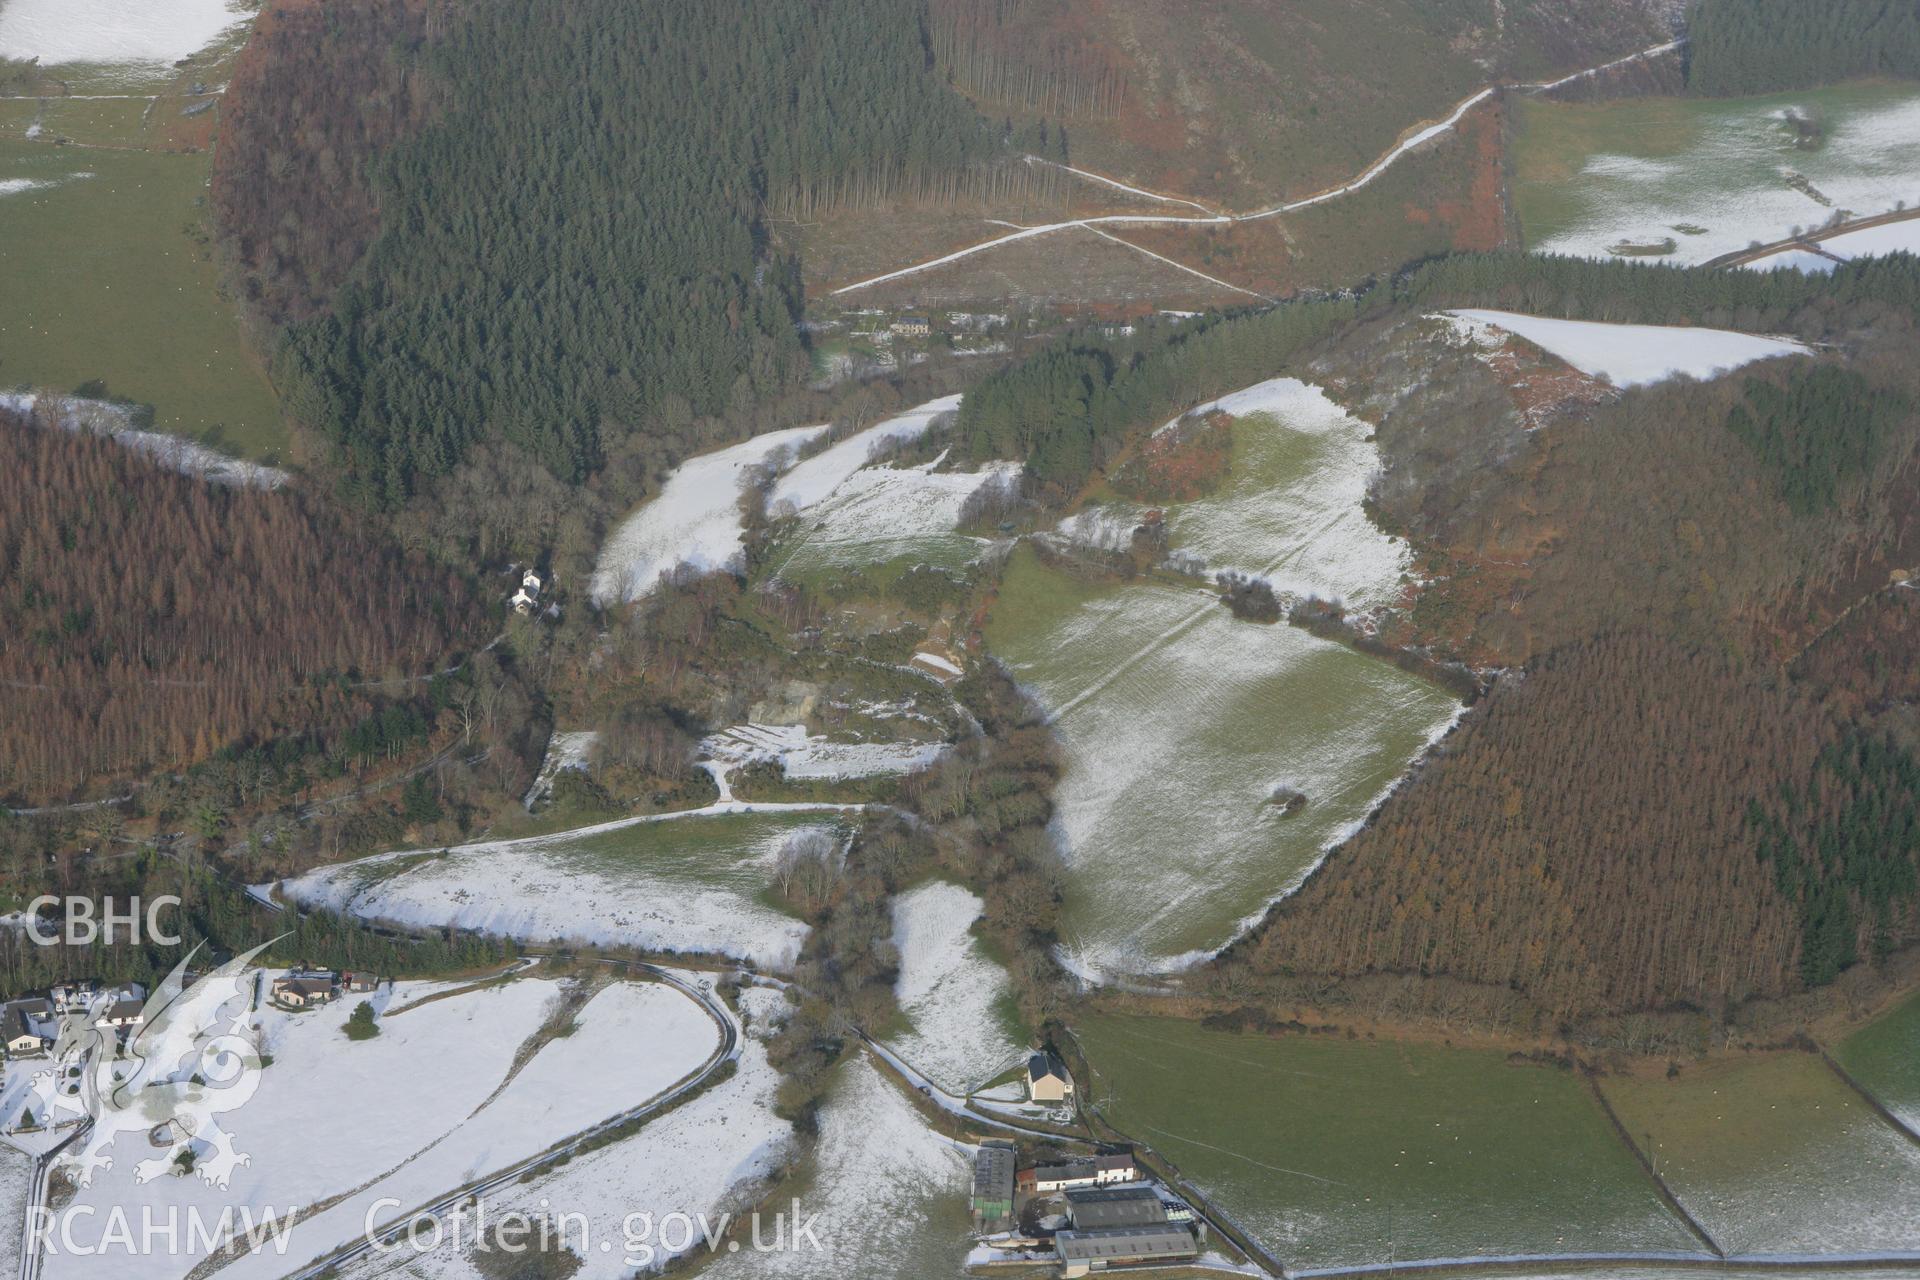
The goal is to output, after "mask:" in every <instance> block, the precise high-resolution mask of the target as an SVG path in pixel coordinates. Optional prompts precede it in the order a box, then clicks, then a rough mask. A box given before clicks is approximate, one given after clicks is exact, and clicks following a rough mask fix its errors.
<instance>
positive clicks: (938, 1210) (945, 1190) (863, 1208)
mask: <svg viewBox="0 0 1920 1280" xmlns="http://www.w3.org/2000/svg"><path fill="white" fill-rule="evenodd" d="M972 1155H973V1149H972V1148H971V1147H965V1146H961V1145H959V1144H957V1143H953V1142H949V1141H948V1140H947V1139H945V1138H942V1137H940V1136H939V1135H938V1134H936V1133H934V1132H933V1131H932V1130H930V1129H928V1128H927V1126H926V1125H925V1124H924V1123H923V1122H922V1121H921V1119H920V1116H919V1113H918V1112H916V1111H915V1110H914V1109H913V1106H912V1104H910V1103H909V1102H908V1101H907V1100H906V1098H905V1097H903V1096H902V1095H901V1093H900V1089H899V1087H898V1086H897V1085H895V1084H894V1083H893V1082H891V1081H889V1080H886V1079H884V1078H882V1076H881V1074H880V1069H879V1068H878V1067H875V1066H874V1065H873V1064H872V1062H871V1061H870V1060H869V1059H867V1058H866V1057H864V1056H861V1057H856V1058H852V1059H850V1060H848V1061H847V1062H846V1063H844V1064H843V1065H842V1066H841V1067H840V1068H839V1078H838V1079H837V1080H835V1081H834V1084H833V1087H832V1090H831V1092H830V1093H829V1094H828V1096H827V1101H826V1104H825V1106H824V1107H823V1108H822V1109H821V1113H820V1139H819V1145H818V1147H817V1148H816V1149H815V1151H814V1154H813V1159H812V1161H811V1163H810V1169H811V1176H810V1177H809V1178H808V1179H807V1184H806V1185H804V1186H802V1187H801V1188H800V1189H799V1191H798V1199H799V1202H800V1209H801V1213H802V1215H803V1216H805V1215H813V1214H817V1215H819V1219H818V1222H817V1224H816V1225H815V1228H814V1233H815V1235H816V1236H817V1237H818V1238H819V1241H820V1243H821V1246H822V1248H821V1251H820V1252H817V1253H816V1252H814V1251H812V1250H811V1249H806V1248H803V1249H801V1250H799V1251H797V1252H794V1251H784V1252H764V1253H760V1252H754V1251H753V1250H752V1249H751V1248H750V1247H743V1248H742V1249H741V1251H740V1252H739V1253H736V1254H731V1255H728V1256H726V1257H721V1258H717V1259H715V1260H714V1262H713V1264H712V1265H711V1266H710V1267H709V1269H707V1270H706V1271H704V1272H703V1273H702V1274H703V1275H705V1276H709V1277H712V1280H753V1278H755V1277H761V1276H781V1277H809V1278H812V1277H819V1278H820V1280H847V1278H850V1277H855V1276H859V1277H875V1278H876V1280H878V1278H879V1277H889V1278H893V1277H900V1278H904V1277H909V1276H911V1277H916V1278H918V1277H935V1276H950V1275H957V1274H959V1272H960V1269H961V1262H962V1261H963V1260H964V1258H965V1257H966V1252H967V1248H968V1246H969V1245H970V1244H971V1243H972V1236H971V1232H970V1231H969V1229H968V1228H969V1225H970V1224H969V1222H968V1218H967V1191H968V1188H969V1187H970V1185H971V1182H972ZM768 1234H769V1235H771V1226H770V1225H769V1227H768Z"/></svg>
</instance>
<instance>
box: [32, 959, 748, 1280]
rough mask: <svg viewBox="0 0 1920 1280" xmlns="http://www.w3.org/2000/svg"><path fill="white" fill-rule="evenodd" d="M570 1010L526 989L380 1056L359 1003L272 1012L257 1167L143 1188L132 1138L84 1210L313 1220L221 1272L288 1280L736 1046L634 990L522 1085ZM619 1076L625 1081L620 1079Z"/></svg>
mask: <svg viewBox="0 0 1920 1280" xmlns="http://www.w3.org/2000/svg"><path fill="white" fill-rule="evenodd" d="M416 985H417V984H402V985H401V986H400V988H399V990H398V991H397V992H394V993H388V992H386V991H385V990H383V991H382V992H381V993H380V994H379V996H377V997H376V998H375V1001H374V1003H375V1004H376V1006H377V1007H386V1006H388V1005H389V1004H390V1003H391V1004H392V1005H393V1006H395V1007H397V1006H398V1005H399V1004H400V1003H403V1002H405V1001H406V1000H408V999H410V998H411V997H412V996H413V995H415V994H416V992H415V990H414V989H413V988H414V987H415V986H416ZM390 996H391V998H390ZM559 997H560V985H559V984H558V983H556V982H551V981H545V980H540V979H536V978H521V979H519V980H517V981H514V982H509V983H506V984H504V985H499V986H493V987H486V988H481V989H478V990H469V991H464V992H461V993H460V994H457V995H452V996H448V997H446V998H444V999H439V1000H434V1001H431V1002H428V1003H423V1004H418V1005H416V1006H414V1007H413V1008H410V1009H407V1010H406V1011H405V1012H400V1013H395V1014H392V1015H390V1016H386V1017H382V1018H381V1019H380V1023H379V1025H380V1034H379V1035H378V1036H375V1037H374V1038H373V1039H371V1040H365V1041H354V1040H349V1039H348V1038H347V1037H346V1036H345V1035H344V1034H343V1026H344V1024H345V1022H346V1019H347V1017H348V1014H349V1013H350V1011H351V1007H352V1006H353V1005H355V1004H356V1003H358V1001H357V1000H355V999H353V998H347V999H342V1000H340V1001H338V1002H336V1003H335V1004H334V1005H332V1006H329V1007H324V1008H321V1009H317V1010H312V1011H309V1012H305V1013H298V1014H288V1013H283V1012H281V1011H278V1010H275V1009H272V1008H270V1007H269V1008H263V1009H261V1010H260V1011H258V1012H257V1013H256V1014H255V1015H254V1016H255V1020H256V1021H257V1022H258V1023H259V1024H260V1025H261V1027H262V1035H263V1037H264V1041H265V1052H266V1053H267V1054H270V1055H271V1056H272V1058H273V1061H272V1063H271V1065H269V1066H267V1067H266V1068H265V1069H264V1070H263V1071H262V1072H261V1075H260V1083H259V1089H258V1092H257V1093H255V1094H254V1096H253V1097H252V1098H251V1100H249V1101H248V1102H247V1103H246V1104H245V1105H244V1106H243V1107H240V1108H237V1109H235V1110H234V1111H233V1112H231V1113H230V1114H229V1115H228V1116H225V1117H223V1118H222V1123H223V1125H225V1126H226V1127H228V1128H229V1129H230V1130H231V1132H232V1133H233V1135H234V1142H235V1146H236V1148H237V1149H238V1150H239V1151H241V1152H242V1153H244V1154H245V1155H247V1156H248V1157H249V1160H248V1162H247V1163H246V1164H244V1165H241V1166H239V1167H237V1168H236V1169H234V1171H233V1174H232V1180H231V1182H230V1184H229V1185H228V1187H226V1188H225V1189H222V1188H219V1187H216V1186H213V1185H210V1184H209V1183H208V1182H206V1181H204V1180H203V1179H201V1178H200V1177H198V1176H195V1175H193V1174H180V1175H162V1176H160V1177H158V1178H155V1179H153V1180H151V1181H149V1182H146V1183H144V1184H143V1183H139V1182H137V1181H136V1176H135V1167H136V1162H137V1161H138V1160H140V1159H144V1158H146V1157H148V1156H149V1155H151V1154H152V1152H151V1151H150V1150H148V1149H147V1144H146V1143H144V1142H138V1143H136V1141H135V1138H136V1136H143V1135H130V1134H123V1135H121V1136H120V1137H119V1138H118V1140H117V1141H116V1144H115V1148H114V1150H113V1151H112V1153H111V1154H113V1155H114V1157H115V1159H114V1163H113V1167H112V1168H111V1169H109V1170H107V1171H104V1172H102V1173H100V1174H98V1175H97V1176H96V1178H95V1180H94V1182H93V1183H92V1185H91V1186H88V1187H85V1188H82V1189H80V1191H79V1192H78V1193H77V1194H76V1197H75V1205H76V1207H78V1206H87V1207H91V1208H92V1209H94V1210H95V1211H96V1216H95V1217H94V1218H93V1219H91V1222H92V1226H91V1230H92V1231H93V1232H94V1233H96V1234H98V1233H100V1232H102V1231H103V1230H104V1227H105V1224H106V1221H107V1216H106V1215H107V1210H108V1208H109V1207H111V1206H119V1207H120V1208H121V1209H122V1211H123V1212H125V1213H127V1214H128V1215H129V1216H130V1217H132V1218H133V1220H134V1221H136V1222H137V1221H139V1216H140V1214H141V1213H142V1212H143V1211H146V1210H148V1209H150V1210H151V1212H152V1213H153V1214H154V1216H155V1217H156V1218H157V1219H160V1220H164V1219H165V1217H166V1215H167V1214H168V1213H169V1212H170V1211H178V1212H182V1213H184V1212H186V1211H187V1210H189V1209H192V1208H197V1209H198V1211H199V1212H200V1213H201V1214H203V1215H205V1217H206V1218H207V1220H208V1221H213V1220H217V1219H218V1217H219V1215H220V1213H221V1211H222V1210H223V1209H224V1208H226V1207H227V1206H229V1205H233V1206H249V1207H251V1208H253V1209H254V1210H256V1211H259V1210H263V1209H267V1208H271V1209H273V1210H276V1211H278V1212H280V1213H281V1214H283V1215H284V1214H285V1213H287V1212H288V1211H289V1210H291V1209H298V1210H300V1211H301V1212H300V1217H299V1219H298V1220H297V1225H296V1226H295V1227H294V1229H293V1230H292V1231H291V1232H290V1233H288V1239H287V1248H286V1252H285V1254H284V1256H283V1255H281V1254H278V1253H275V1252H273V1251H272V1250H271V1249H268V1250H266V1251H264V1252H262V1253H260V1254H257V1255H253V1256H244V1257H241V1258H239V1259H238V1260H236V1261H235V1262H234V1263H233V1264H231V1266H230V1267H228V1268H225V1269H223V1270H222V1272H221V1274H222V1275H225V1276H235V1277H252V1276H259V1277H277V1276H280V1275H282V1274H284V1273H285V1272H286V1271H287V1270H288V1269H289V1267H290V1264H291V1262H292V1261H294V1260H297V1259H304V1258H306V1257H309V1256H314V1255H317V1254H321V1253H324V1252H326V1251H328V1250H329V1249H331V1248H333V1247H335V1246H337V1245H339V1244H341V1243H344V1242H347V1241H349V1240H352V1239H356V1238H358V1237H359V1236H360V1234H361V1232H362V1231H363V1230H364V1224H365V1222H366V1219H367V1215H368V1213H369V1212H373V1213H375V1214H376V1216H377V1219H378V1220H382V1221H384V1220H385V1219H386V1218H388V1217H391V1216H393V1212H394V1211H393V1210H391V1209H387V1210H384V1211H383V1210H378V1209H376V1208H375V1202H376V1201H378V1200H380V1199H382V1198H392V1199H394V1200H397V1201H399V1202H400V1203H401V1204H403V1205H405V1206H407V1207H409V1208H410V1207H412V1206H415V1205H418V1204H423V1203H426V1202H428V1201H430V1200H432V1199H434V1198H435V1197H437V1196H438V1195H440V1194H442V1193H444V1192H448V1191H451V1190H453V1189H455V1188H457V1187H459V1186H461V1185H463V1184H464V1183H466V1182H469V1181H472V1180H473V1179H475V1178H477V1177H479V1176H481V1175H483V1174H486V1173H488V1172H492V1171H494V1170H497V1169H500V1168H503V1167H505V1166H507V1165H510V1164H512V1163H513V1162H514V1161H516V1160H519V1159H523V1158H525V1157H527V1156H530V1155H533V1154H536V1153H537V1152H539V1151H541V1150H543V1149H544V1148H546V1147H547V1146H549V1145H551V1144H552V1143H554V1142H555V1141H557V1140H559V1139H561V1138H563V1137H566V1136H569V1135H571V1134H574V1133H577V1132H579V1131H581V1130H584V1129H587V1128H590V1127H591V1126H592V1125H594V1124H595V1123H597V1122H599V1121H601V1120H603V1119H606V1118H608V1117H610V1116H613V1115H617V1114H619V1113H620V1112H622V1111H625V1110H628V1109H630V1108H633V1107H636V1106H639V1105H641V1104H642V1103H644V1102H645V1101H647V1099H648V1098H650V1097H652V1096H654V1095H656V1094H658V1093H660V1092H662V1091H664V1090H665V1089H666V1088H668V1087H669V1086H671V1085H672V1084H673V1083H674V1082H676V1081H677V1080H679V1079H681V1078H682V1077H684V1076H686V1075H689V1074H691V1073H692V1072H693V1071H695V1070H697V1069H698V1068H699V1067H700V1065H701V1064H702V1063H704V1062H705V1061H706V1060H707V1059H708V1058H709V1056H710V1055H711V1054H712V1052H713V1050H714V1048H715V1047H716V1046H717V1045H718V1043H719V1036H718V1030H717V1029H716V1028H715V1026H714V1025H713V1022H712V1020H711V1019H710V1018H708V1017H707V1015H706V1013H705V1011H704V1010H702V1009H701V1008H700V1006H699V1005H698V1004H696V1003H695V1002H694V1001H692V1000H690V999H688V998H687V997H686V996H685V995H683V994H681V993H680V992H678V991H675V990H673V989H672V988H670V987H667V986H664V985H661V984H656V983H645V984H628V983H619V984H615V985H612V986H609V987H607V988H606V989H604V990H602V991H601V992H599V993H598V994H596V995H595V996H593V997H592V999H591V1000H590V1001H589V1002H588V1003H587V1005H586V1007H585V1008H584V1009H583V1010H581V1012H580V1014H579V1017H578V1025H577V1028H576V1030H575V1031H574V1032H573V1034H572V1035H570V1036H568V1037H566V1038H564V1039H561V1040H557V1041H551V1042H549V1043H547V1044H545V1045H543V1046H542V1047H541V1048H539V1049H538V1051H536V1052H535V1053H534V1054H533V1055H532V1057H531V1058H530V1059H528V1060H527V1061H526V1062H525V1065H524V1066H523V1067H521V1068H520V1069H519V1070H518V1072H517V1073H515V1072H514V1066H515V1062H516V1060H517V1058H518V1055H520V1053H521V1052H522V1049H523V1046H524V1045H525V1044H526V1043H527V1041H528V1038H529V1037H530V1036H532V1035H533V1034H534V1033H535V1032H536V1030H537V1029H538V1028H539V1027H540V1026H541V1024H542V1022H543V1021H544V1020H545V1019H546V1017H547V1016H548V1014H549V1012H550V1010H551V1009H552V1008H553V1007H554V1002H555V1001H557V1000H558V998H559ZM609 1062H618V1063H620V1064H621V1069H620V1070H619V1071H608V1070H606V1069H605V1064H607V1063H609ZM136 1145H137V1146H138V1147H139V1148H141V1149H139V1150H124V1151H123V1150H120V1148H121V1147H133V1146H136ZM74 1221H75V1226H74V1237H75V1239H76V1241H78V1242H80V1243H82V1244H85V1243H88V1237H87V1235H86V1230H87V1228H86V1227H85V1226H84V1225H83V1224H85V1223H87V1222H88V1221H89V1220H88V1219H87V1218H86V1216H85V1214H84V1212H83V1213H81V1214H80V1215H78V1216H76V1218H75V1220H74ZM101 1239H102V1240H104V1239H105V1237H104V1236H102V1237H101ZM110 1256H113V1257H114V1263H113V1271H112V1274H114V1275H115V1276H116V1277H124V1278H126V1280H141V1278H143V1277H153V1278H155V1280H158V1278H161V1277H165V1278H168V1280H172V1278H174V1277H179V1276H182V1275H184V1274H185V1273H186V1272H187V1271H188V1270H189V1269H190V1268H191V1267H193V1266H194V1265H195V1264H196V1263H197V1262H198V1261H200V1260H201V1259H200V1257H198V1256H195V1255H193V1254H190V1253H189V1252H188V1251H186V1250H185V1249H182V1250H180V1251H177V1252H169V1251H168V1250H166V1249H164V1248H162V1249H157V1250H154V1251H152V1252H150V1253H148V1254H145V1255H142V1256H137V1257H135V1256H128V1257H121V1256H119V1255H118V1254H117V1253H115V1254H112V1255H110ZM100 1267H101V1261H100V1258H99V1257H97V1256H94V1257H89V1256H83V1255H75V1254H71V1253H63V1252H61V1251H59V1250H56V1251H55V1252H54V1254H52V1255H51V1256H48V1257H47V1259H46V1263H45V1268H44V1274H45V1275H46V1276H47V1277H49V1280H58V1278H60V1277H66V1276H74V1277H88V1278H91V1277H95V1276H98V1275H100V1274H101V1270H100Z"/></svg>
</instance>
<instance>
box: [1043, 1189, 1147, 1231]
mask: <svg viewBox="0 0 1920 1280" xmlns="http://www.w3.org/2000/svg"><path fill="white" fill-rule="evenodd" d="M1067 1216H1068V1217H1070V1218H1072V1219H1073V1226H1074V1230H1076V1231H1089V1230H1093V1229H1095V1228H1098V1227H1158V1226H1164V1225H1165V1224H1166V1221H1167V1210H1166V1206H1165V1205H1164V1204H1162V1202H1161V1200H1160V1193H1159V1192H1157V1191H1155V1190H1154V1189H1153V1188H1152V1187H1149V1186H1146V1185H1144V1184H1142V1183H1133V1184H1131V1185H1127V1186H1114V1187H1083V1188H1076V1189H1074V1190H1072V1191H1069V1192H1067Z"/></svg>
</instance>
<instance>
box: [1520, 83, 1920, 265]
mask: <svg viewBox="0 0 1920 1280" xmlns="http://www.w3.org/2000/svg"><path fill="white" fill-rule="evenodd" d="M1788 113H1794V114H1797V115H1799V116H1801V117H1803V118H1806V119H1809V120H1812V121H1817V122H1818V124H1817V132H1816V134H1815V135H1814V136H1813V137H1812V138H1811V139H1809V140H1808V143H1807V145H1798V144H1797V142H1796V138H1795V136H1794V135H1793V133H1792V132H1790V131H1789V130H1788V129H1787V128H1786V127H1785V124H1784V123H1783V121H1784V117H1785V116H1786V115H1787V114H1788ZM1514 121H1515V125H1514V131H1513V137H1514V142H1513V146H1512V149H1511V154H1512V166H1513V199H1514V207H1515V210H1516V212H1517V213H1518V214H1519V218H1520V228H1521V232H1522V236H1523V239H1524V240H1525V242H1526V245H1527V247H1528V248H1529V249H1532V250H1535V251H1538V252H1544V253H1573V254H1593V255H1598V254H1605V253H1607V252H1608V251H1609V250H1615V251H1619V250H1620V249H1621V248H1623V247H1625V246H1632V245H1639V246H1651V245H1659V244H1663V243H1664V242H1667V241H1671V242H1672V248H1671V249H1670V250H1669V251H1668V252H1667V253H1666V254H1663V255H1659V256H1661V257H1663V258H1664V259H1665V260H1667V261H1672V262H1676V263H1697V262H1704V261H1707V260H1709V259H1711V258H1714V257H1717V256H1719V255H1721V254H1725V253H1730V252H1734V251H1737V250H1741V249H1744V248H1746V247H1747V246H1748V245H1749V244H1750V243H1753V242H1762V243H1771V242H1772V241H1774V240H1777V239H1780V238H1782V237H1784V236H1786V235H1788V234H1789V233H1791V232H1792V230H1793V229H1794V228H1796V227H1802V228H1811V227H1817V226H1820V225H1821V224H1823V223H1825V222H1826V221H1827V220H1828V219H1829V218H1831V217H1834V216H1836V215H1838V214H1842V213H1845V214H1848V215H1851V216H1856V217H1857V216H1864V215H1870V214H1876V213H1882V212H1885V211H1887V210H1889V209H1892V208H1893V207H1895V205H1896V204H1898V203H1899V202H1901V201H1905V202H1906V203H1907V204H1908V205H1911V204H1913V203H1914V202H1915V200H1916V198H1920V179H1916V176H1915V175H1916V172H1917V170H1916V165H1920V90H1916V89H1915V87H1914V86H1913V85H1912V84H1906V83H1877V82H1867V83H1854V84H1844V85H1835V86H1832V87H1829V88H1824V89H1815V90H1809V91H1806V92H1799V93H1782V94H1771V95H1767V96H1764V97H1751V98H1714V99H1701V98H1634V99H1625V100H1621V101H1616V102H1602V103H1580V104H1565V103H1552V102H1545V101H1541V100H1540V99H1537V98H1521V99H1518V100H1517V103H1516V107H1515V113H1514Z"/></svg>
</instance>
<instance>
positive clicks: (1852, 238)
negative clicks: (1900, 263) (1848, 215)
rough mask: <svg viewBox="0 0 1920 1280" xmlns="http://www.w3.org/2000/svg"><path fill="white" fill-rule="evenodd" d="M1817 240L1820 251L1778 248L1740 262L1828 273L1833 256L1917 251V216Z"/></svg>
mask: <svg viewBox="0 0 1920 1280" xmlns="http://www.w3.org/2000/svg"><path fill="white" fill-rule="evenodd" d="M1818 243H1819V245H1820V248H1821V249H1822V250H1824V251H1825V252H1824V253H1809V252H1807V251H1806V250H1805V249H1782V250H1781V251H1780V252H1778V253H1770V254H1768V255H1767V256H1766V257H1764V258H1755V259H1754V260H1753V261H1752V262H1749V263H1746V264H1744V265H1745V266H1746V268H1747V270H1749V271H1784V270H1795V271H1805V272H1807V273H1809V274H1814V273H1818V274H1820V275H1828V274H1831V273H1832V271H1833V269H1834V268H1835V267H1836V266H1838V265H1840V264H1839V263H1837V262H1835V261H1834V260H1833V259H1834V258H1839V259H1842V260H1843V261H1846V262H1852V261H1853V260H1854V259H1856V258H1875V257H1879V256H1880V255H1881V254H1886V253H1920V218H1912V219H1908V220H1906V221H1904V222H1888V223H1883V224H1881V225H1880V226H1877V227H1863V228H1862V229H1861V230H1859V231H1843V232H1841V233H1840V234H1839V235H1837V236H1824V237H1822V238H1821V239H1820V240H1819V241H1818ZM1826 254H1831V255H1833V256H1832V257H1828V256H1826Z"/></svg>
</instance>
